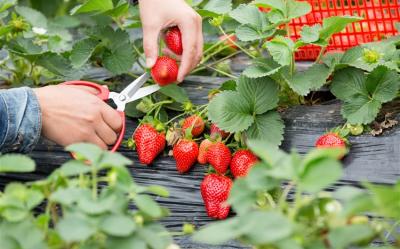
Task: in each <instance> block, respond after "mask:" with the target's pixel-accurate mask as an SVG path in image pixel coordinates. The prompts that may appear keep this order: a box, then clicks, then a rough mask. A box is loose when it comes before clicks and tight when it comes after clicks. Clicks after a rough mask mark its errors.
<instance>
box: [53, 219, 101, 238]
mask: <svg viewBox="0 0 400 249" xmlns="http://www.w3.org/2000/svg"><path fill="white" fill-rule="evenodd" d="M56 230H57V232H58V233H59V234H60V236H61V238H62V239H63V240H65V241H66V242H79V241H84V240H86V239H88V238H89V237H90V236H92V235H94V234H95V233H96V227H95V226H94V225H93V224H91V223H90V222H89V220H87V219H85V217H82V216H78V215H67V216H64V217H63V219H61V220H60V221H59V222H58V223H57V225H56Z"/></svg>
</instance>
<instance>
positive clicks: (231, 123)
mask: <svg viewBox="0 0 400 249" xmlns="http://www.w3.org/2000/svg"><path fill="white" fill-rule="evenodd" d="M208 118H209V119H210V120H211V121H212V122H213V123H216V124H217V125H218V127H219V128H220V129H222V130H224V131H227V132H237V131H244V130H246V129H247V128H249V127H250V125H251V124H252V123H253V122H254V118H253V115H252V113H251V105H250V103H248V102H247V101H246V99H245V98H244V97H243V96H242V95H241V94H240V93H238V92H234V91H224V92H221V93H219V94H218V95H216V96H215V97H214V98H213V99H212V100H211V101H210V103H209V105H208Z"/></svg>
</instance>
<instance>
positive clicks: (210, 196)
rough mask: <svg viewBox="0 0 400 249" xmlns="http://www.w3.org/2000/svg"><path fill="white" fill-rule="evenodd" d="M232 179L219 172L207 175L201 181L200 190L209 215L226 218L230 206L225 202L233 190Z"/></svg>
mask: <svg viewBox="0 0 400 249" xmlns="http://www.w3.org/2000/svg"><path fill="white" fill-rule="evenodd" d="M231 187H232V180H231V179H230V178H229V177H226V176H221V175H217V174H210V175H207V176H206V177H205V178H204V180H203V181H202V182H201V185H200V191H201V196H202V198H203V202H204V204H205V206H206V211H207V215H208V216H209V217H211V218H215V219H225V218H226V217H227V216H228V214H229V210H230V207H229V205H227V204H226V203H225V202H226V200H227V199H228V197H229V192H230V191H231Z"/></svg>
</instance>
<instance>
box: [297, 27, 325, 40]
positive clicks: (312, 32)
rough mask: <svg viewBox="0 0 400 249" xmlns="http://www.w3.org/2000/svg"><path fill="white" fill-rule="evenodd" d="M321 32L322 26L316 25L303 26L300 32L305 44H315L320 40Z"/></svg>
mask: <svg viewBox="0 0 400 249" xmlns="http://www.w3.org/2000/svg"><path fill="white" fill-rule="evenodd" d="M320 31H321V25H320V24H316V25H313V26H303V29H302V30H301V32H300V35H301V40H302V41H304V42H305V43H313V42H317V41H318V40H319V32H320Z"/></svg>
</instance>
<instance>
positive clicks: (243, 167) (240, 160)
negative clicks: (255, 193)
mask: <svg viewBox="0 0 400 249" xmlns="http://www.w3.org/2000/svg"><path fill="white" fill-rule="evenodd" d="M257 161H258V159H257V157H256V156H255V155H254V154H253V153H252V152H251V151H250V150H238V151H236V153H235V154H234V155H233V157H232V161H231V165H230V166H231V172H232V175H233V176H235V177H242V176H246V175H247V173H248V172H249V171H250V168H251V167H252V166H253V165H254V164H255V163H256V162H257Z"/></svg>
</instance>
